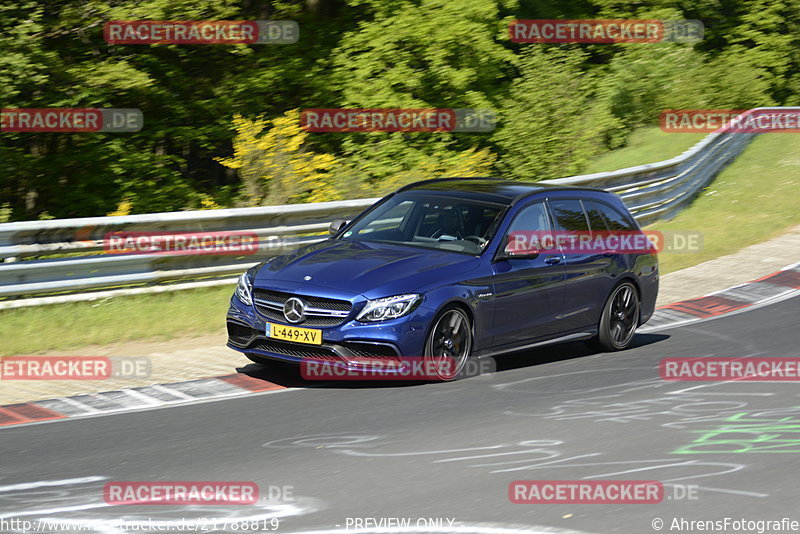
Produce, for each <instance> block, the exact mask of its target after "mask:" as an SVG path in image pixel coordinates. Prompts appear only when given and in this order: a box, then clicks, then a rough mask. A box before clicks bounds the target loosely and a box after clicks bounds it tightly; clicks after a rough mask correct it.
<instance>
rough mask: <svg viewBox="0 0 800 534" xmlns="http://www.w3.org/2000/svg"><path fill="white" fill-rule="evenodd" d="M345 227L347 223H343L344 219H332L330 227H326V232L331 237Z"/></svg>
mask: <svg viewBox="0 0 800 534" xmlns="http://www.w3.org/2000/svg"><path fill="white" fill-rule="evenodd" d="M345 226H347V221H345V220H344V219H334V220H333V221H331V225H330V226H329V227H328V231H329V232H330V233H331V235H336V234H337V233H339V230H341V229H342V228H344V227H345Z"/></svg>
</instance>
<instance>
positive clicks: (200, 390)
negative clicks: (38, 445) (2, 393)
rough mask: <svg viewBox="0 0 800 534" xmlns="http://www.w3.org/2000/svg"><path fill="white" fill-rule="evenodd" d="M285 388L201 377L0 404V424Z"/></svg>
mask: <svg viewBox="0 0 800 534" xmlns="http://www.w3.org/2000/svg"><path fill="white" fill-rule="evenodd" d="M287 389H288V388H286V387H285V386H281V385H279V384H273V383H272V382H269V381H267V380H261V379H258V378H253V377H250V376H248V375H246V374H241V373H240V374H235V375H226V376H217V377H213V378H201V379H198V380H188V381H186V382H173V383H171V384H155V385H152V386H142V387H137V388H130V389H120V390H116V391H103V392H101V393H87V394H82V395H73V396H70V397H60V398H56V399H47V400H41V401H36V402H27V403H21V404H9V405H6V406H0V426H12V425H24V424H31V423H40V422H43V421H52V420H55V419H66V418H72V417H90V416H93V415H100V414H102V415H105V414H109V413H119V412H130V411H136V410H142V409H148V408H159V407H163V406H170V405H179V404H187V403H195V402H199V401H206V400H216V399H220V398H224V397H242V396H245V395H252V394H254V393H264V392H269V391H278V390H287Z"/></svg>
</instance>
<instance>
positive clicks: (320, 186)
mask: <svg viewBox="0 0 800 534" xmlns="http://www.w3.org/2000/svg"><path fill="white" fill-rule="evenodd" d="M233 125H234V127H235V128H236V137H235V138H234V141H233V149H234V154H233V157H231V158H217V161H219V162H220V163H221V164H222V165H225V166H226V167H229V168H231V169H236V171H237V172H238V174H239V177H240V178H241V179H242V182H243V183H244V186H245V193H246V195H247V200H248V203H249V204H250V205H274V204H285V203H292V202H321V201H325V200H337V199H338V195H337V192H336V189H335V187H334V185H333V182H332V179H331V176H330V175H329V174H328V171H330V170H332V169H333V167H334V165H336V158H334V156H332V155H330V154H315V153H314V152H311V151H309V150H308V149H306V148H305V146H304V144H305V141H306V138H307V137H308V132H306V131H305V130H303V129H302V128H301V127H300V112H299V110H297V109H293V110H290V111H287V112H286V113H285V114H284V115H283V116H282V117H277V118H275V119H272V120H265V119H263V118H257V119H253V120H251V119H247V118H245V117H242V116H241V115H236V116H234V118H233ZM265 130H266V131H265Z"/></svg>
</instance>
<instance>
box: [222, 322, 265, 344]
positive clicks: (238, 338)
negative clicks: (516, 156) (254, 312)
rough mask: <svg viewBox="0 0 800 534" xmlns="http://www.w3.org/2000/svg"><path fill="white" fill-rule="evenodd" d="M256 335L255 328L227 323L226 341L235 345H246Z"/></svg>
mask: <svg viewBox="0 0 800 534" xmlns="http://www.w3.org/2000/svg"><path fill="white" fill-rule="evenodd" d="M257 333H258V332H257V331H256V329H255V328H251V327H249V326H247V325H243V324H240V323H235V322H233V321H228V339H229V340H230V341H231V342H232V343H234V344H236V345H247V344H248V343H249V342H250V340H251V339H252V338H253V337H254V336H255V335H256V334H257Z"/></svg>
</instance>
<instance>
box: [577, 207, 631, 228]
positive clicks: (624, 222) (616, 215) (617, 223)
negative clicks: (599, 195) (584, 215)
mask: <svg viewBox="0 0 800 534" xmlns="http://www.w3.org/2000/svg"><path fill="white" fill-rule="evenodd" d="M588 204H591V205H592V206H593V207H596V208H597V209H598V210H599V211H600V212H601V213H602V214H603V218H604V219H605V221H606V224H607V225H608V229H609V230H611V231H612V232H614V231H629V232H633V231H635V230H636V227H635V226H634V225H633V223H632V222H631V221H630V219H629V218H628V217H627V216H626V215H623V214H622V212H620V211H619V210H617V209H615V208H612V207H611V206H609V205H608V204H603V203H602V202H589V203H588Z"/></svg>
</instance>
